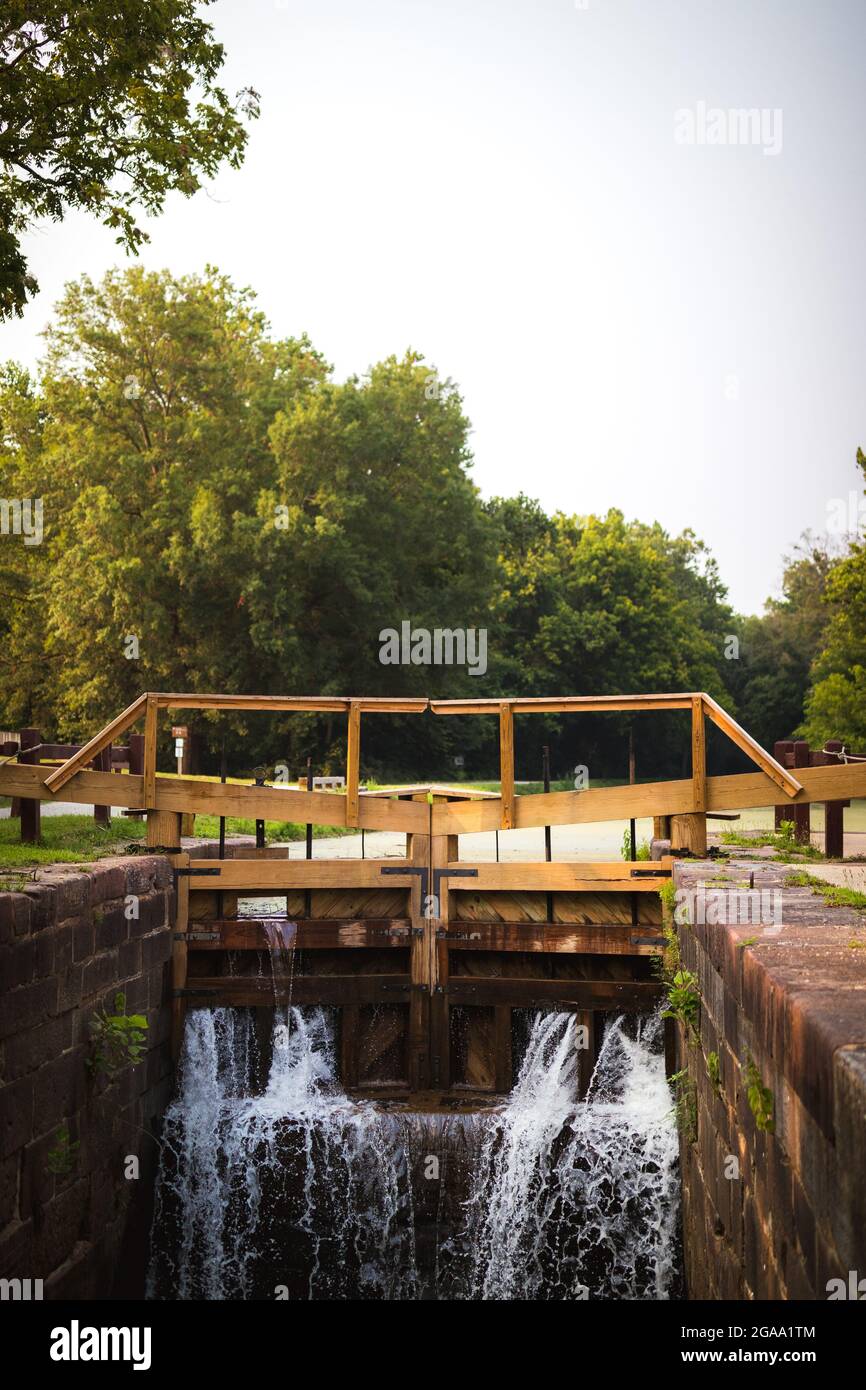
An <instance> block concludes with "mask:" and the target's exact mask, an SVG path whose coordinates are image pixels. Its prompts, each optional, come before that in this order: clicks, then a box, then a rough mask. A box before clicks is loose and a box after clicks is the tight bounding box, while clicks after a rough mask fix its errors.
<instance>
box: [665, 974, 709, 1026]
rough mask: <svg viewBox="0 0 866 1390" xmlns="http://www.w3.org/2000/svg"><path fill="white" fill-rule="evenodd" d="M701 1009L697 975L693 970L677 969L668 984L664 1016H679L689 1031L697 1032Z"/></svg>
mask: <svg viewBox="0 0 866 1390" xmlns="http://www.w3.org/2000/svg"><path fill="white" fill-rule="evenodd" d="M700 1009H701V994H700V990H699V989H698V980H697V976H696V975H694V974H693V973H692V971H691V970H677V971H676V973H675V974H674V977H673V979H672V980H671V981H670V982H669V984H668V1006H667V1008H666V1009H665V1010H663V1012H662V1018H677V1019H679V1021H680V1023H682V1025H683V1027H684V1028H685V1030H686V1032H687V1033H690V1034H696V1033H697V1031H698V1019H699V1017H700Z"/></svg>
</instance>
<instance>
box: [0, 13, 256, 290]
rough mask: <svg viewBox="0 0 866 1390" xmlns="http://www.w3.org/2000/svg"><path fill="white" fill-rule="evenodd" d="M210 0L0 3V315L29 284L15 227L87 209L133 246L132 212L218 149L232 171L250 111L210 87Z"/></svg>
mask: <svg viewBox="0 0 866 1390" xmlns="http://www.w3.org/2000/svg"><path fill="white" fill-rule="evenodd" d="M210 3H211V0H160V2H159V3H158V4H157V3H154V0H124V3H123V4H122V5H118V4H116V3H111V0H77V3H76V4H74V5H70V4H68V3H62V2H61V0H31V2H30V3H21V0H7V3H6V5H5V6H4V17H3V20H2V21H0V24H2V27H0V228H2V231H0V317H8V316H10V315H11V314H12V313H17V314H21V313H22V311H23V308H24V305H25V303H26V301H27V299H28V297H29V296H31V295H33V294H35V293H36V292H37V289H38V286H37V284H36V281H35V280H34V278H33V276H32V275H31V274H30V272H29V270H28V266H27V261H26V258H25V257H24V254H23V252H22V250H21V246H20V240H19V239H20V236H21V234H22V233H23V232H24V231H25V230H26V229H27V228H28V227H29V226H30V225H31V223H32V222H33V221H34V220H36V219H37V218H41V217H50V218H52V219H53V220H55V221H60V220H62V218H63V217H64V215H65V213H66V211H67V210H68V209H70V208H83V209H86V210H87V211H89V212H94V213H96V214H97V215H98V216H99V217H100V218H101V220H102V221H103V222H104V223H105V225H106V226H108V227H111V228H113V229H114V230H115V231H116V232H117V240H118V242H119V243H120V244H121V245H123V246H124V247H126V249H127V250H128V251H129V252H135V251H136V250H137V249H138V248H139V247H140V245H141V244H142V242H144V241H146V240H147V234H146V232H145V231H144V230H143V229H142V228H141V227H140V226H139V225H138V224H137V222H136V217H135V214H136V210H137V209H142V210H143V211H144V212H145V213H147V214H149V215H154V214H155V213H158V212H160V211H161V209H162V207H163V204H164V202H165V198H166V195H167V194H168V193H169V192H172V191H178V192H180V193H183V194H185V195H187V196H189V195H191V194H192V193H194V192H195V191H196V189H197V188H199V186H200V180H201V178H202V177H211V176H212V175H214V174H215V173H216V171H217V169H218V168H219V165H220V164H221V163H222V161H223V160H226V161H228V163H229V165H230V166H231V167H233V168H237V167H238V166H239V165H240V163H241V161H242V159H243V154H244V148H245V145H246V140H247V134H246V130H245V128H244V125H243V123H242V121H241V119H240V116H246V117H254V116H255V115H257V113H258V105H257V95H256V93H255V92H254V91H252V90H251V89H247V90H245V91H242V92H239V93H238V98H237V100H238V106H237V109H236V108H235V106H233V105H232V102H231V101H230V100H229V98H228V96H227V95H226V93H225V91H224V90H223V89H222V88H221V87H220V86H218V85H217V84H216V80H215V79H216V76H217V74H218V72H219V70H220V68H221V66H222V63H223V48H222V45H221V44H218V43H216V42H214V38H213V30H212V27H211V26H210V24H208V23H206V21H205V20H204V19H203V18H202V17H201V16H200V15H199V13H198V11H199V9H200V8H201V6H202V5H203V4H210Z"/></svg>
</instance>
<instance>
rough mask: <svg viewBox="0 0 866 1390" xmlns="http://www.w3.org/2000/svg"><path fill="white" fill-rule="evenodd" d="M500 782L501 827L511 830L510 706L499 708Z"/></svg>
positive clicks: (512, 804) (512, 812)
mask: <svg viewBox="0 0 866 1390" xmlns="http://www.w3.org/2000/svg"><path fill="white" fill-rule="evenodd" d="M499 782H500V788H501V793H502V801H501V807H500V818H499V826H500V829H502V830H510V829H511V828H512V826H513V825H514V715H513V713H512V710H511V706H510V705H509V704H502V705H500V706H499Z"/></svg>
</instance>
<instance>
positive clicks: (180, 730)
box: [171, 724, 189, 738]
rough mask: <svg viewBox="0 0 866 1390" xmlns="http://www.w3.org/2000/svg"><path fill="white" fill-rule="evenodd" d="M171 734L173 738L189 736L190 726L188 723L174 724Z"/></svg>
mask: <svg viewBox="0 0 866 1390" xmlns="http://www.w3.org/2000/svg"><path fill="white" fill-rule="evenodd" d="M171 736H172V738H189V726H188V725H187V724H173V725H172V730H171Z"/></svg>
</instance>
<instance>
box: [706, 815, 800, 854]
mask: <svg viewBox="0 0 866 1390" xmlns="http://www.w3.org/2000/svg"><path fill="white" fill-rule="evenodd" d="M721 840H722V844H725V845H737V846H739V847H740V848H744V849H753V848H754V847H755V846H756V845H766V846H769V847H770V848H771V849H774V850H775V851H776V858H777V859H784V860H788V859H795V860H796V859H812V860H815V859H823V858H824V855H823V854H822V853H821V851H820V850H819V849H817V848H816V847H815V845H812V844H800V843H799V842H798V841H797V840H796V839H795V837H794V822H793V821H790V820H783V821H782V824H781V825H780V826H779V829H778V830H759V831H757V832H752V834H750V835H743V834H741V833H740V832H739V831H737V830H723V831H722V835H721Z"/></svg>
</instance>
